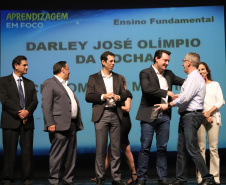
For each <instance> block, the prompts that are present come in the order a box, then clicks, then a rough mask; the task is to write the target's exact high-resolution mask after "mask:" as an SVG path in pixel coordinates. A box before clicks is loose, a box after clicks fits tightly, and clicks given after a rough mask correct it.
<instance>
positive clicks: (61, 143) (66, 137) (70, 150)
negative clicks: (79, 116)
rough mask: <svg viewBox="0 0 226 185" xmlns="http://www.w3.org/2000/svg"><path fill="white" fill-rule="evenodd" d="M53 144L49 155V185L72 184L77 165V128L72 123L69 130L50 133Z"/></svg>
mask: <svg viewBox="0 0 226 185" xmlns="http://www.w3.org/2000/svg"><path fill="white" fill-rule="evenodd" d="M49 139H50V142H51V148H50V154H49V178H48V179H49V183H50V184H56V183H59V182H60V179H62V180H63V183H71V182H73V178H74V175H75V173H74V169H75V163H76V152H77V138H76V126H75V123H74V122H73V121H72V123H71V126H70V128H69V130H66V131H57V132H54V133H49Z"/></svg>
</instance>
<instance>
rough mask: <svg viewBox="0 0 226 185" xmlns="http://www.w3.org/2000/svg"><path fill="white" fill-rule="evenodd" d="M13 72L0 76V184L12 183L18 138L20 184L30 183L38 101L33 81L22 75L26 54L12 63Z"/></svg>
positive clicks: (24, 69)
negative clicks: (1, 154) (0, 144)
mask: <svg viewBox="0 0 226 185" xmlns="http://www.w3.org/2000/svg"><path fill="white" fill-rule="evenodd" d="M12 67H13V69H14V72H13V74H11V75H9V76H4V77H1V78H0V100H1V103H2V115H1V128H2V133H3V149H4V169H3V181H2V184H5V185H10V184H15V169H14V168H15V160H16V152H17V145H18V140H19V138H20V141H19V143H20V147H21V158H22V183H23V184H26V185H28V184H32V176H31V174H32V156H33V133H34V118H33V112H34V111H35V109H36V107H37V105H38V100H37V92H36V89H35V84H34V82H32V81H31V80H29V79H27V78H25V77H23V75H24V74H27V70H28V63H27V58H26V57H25V56H17V57H16V58H14V60H13V62H12Z"/></svg>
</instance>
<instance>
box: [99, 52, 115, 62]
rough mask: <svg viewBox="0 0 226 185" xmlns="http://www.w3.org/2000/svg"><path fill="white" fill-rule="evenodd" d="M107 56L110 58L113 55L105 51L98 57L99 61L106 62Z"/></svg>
mask: <svg viewBox="0 0 226 185" xmlns="http://www.w3.org/2000/svg"><path fill="white" fill-rule="evenodd" d="M108 55H111V56H115V54H114V53H112V52H110V51H105V52H104V53H102V55H101V56H100V60H101V61H102V60H104V61H107V60H108Z"/></svg>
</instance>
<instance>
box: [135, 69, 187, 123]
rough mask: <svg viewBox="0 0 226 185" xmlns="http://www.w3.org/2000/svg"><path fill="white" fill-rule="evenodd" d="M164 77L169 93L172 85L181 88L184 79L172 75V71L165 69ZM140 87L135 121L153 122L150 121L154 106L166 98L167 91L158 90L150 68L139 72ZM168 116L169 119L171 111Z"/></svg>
mask: <svg viewBox="0 0 226 185" xmlns="http://www.w3.org/2000/svg"><path fill="white" fill-rule="evenodd" d="M164 77H165V78H166V81H167V83H168V90H169V91H172V86H173V85H180V86H181V85H182V84H183V83H184V79H182V78H180V77H178V76H176V75H174V73H173V72H172V71H170V70H167V69H166V70H165V72H164ZM140 85H141V90H142V98H141V102H140V107H139V109H138V112H137V117H136V119H137V120H141V121H145V122H153V121H154V120H153V119H151V113H152V112H153V111H155V110H154V105H155V104H159V103H161V98H163V97H166V95H167V91H166V90H163V89H160V84H159V80H158V76H157V74H156V72H155V71H154V69H153V67H152V66H151V67H150V68H147V69H144V70H142V71H141V72H140ZM170 101H171V98H170V97H169V99H168V102H170ZM168 114H169V116H170V117H171V110H170V111H168Z"/></svg>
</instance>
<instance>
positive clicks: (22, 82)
mask: <svg viewBox="0 0 226 185" xmlns="http://www.w3.org/2000/svg"><path fill="white" fill-rule="evenodd" d="M13 77H14V79H15V82H16V85H17V89H18V91H19V87H18V79H21V86H22V89H23V93H24V99H25V91H24V81H23V78H22V77H19V76H17V75H16V74H15V73H14V72H13Z"/></svg>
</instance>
